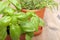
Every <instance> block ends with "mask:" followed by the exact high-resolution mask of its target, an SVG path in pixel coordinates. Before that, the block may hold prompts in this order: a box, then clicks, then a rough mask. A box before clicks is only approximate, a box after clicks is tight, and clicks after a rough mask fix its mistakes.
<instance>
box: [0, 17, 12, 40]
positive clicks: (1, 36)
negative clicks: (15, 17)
mask: <svg viewBox="0 0 60 40" xmlns="http://www.w3.org/2000/svg"><path fill="white" fill-rule="evenodd" d="M10 21H11V18H10V17H9V16H4V17H2V18H1V19H0V40H5V38H6V36H7V32H6V30H7V26H8V25H9V23H10Z"/></svg>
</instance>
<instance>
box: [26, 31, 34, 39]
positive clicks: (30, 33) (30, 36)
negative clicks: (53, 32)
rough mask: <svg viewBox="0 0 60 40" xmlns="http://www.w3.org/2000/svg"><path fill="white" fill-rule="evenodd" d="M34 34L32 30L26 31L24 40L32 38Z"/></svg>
mask: <svg viewBox="0 0 60 40" xmlns="http://www.w3.org/2000/svg"><path fill="white" fill-rule="evenodd" d="M33 36H34V32H29V33H26V36H25V39H26V40H32V37H33Z"/></svg>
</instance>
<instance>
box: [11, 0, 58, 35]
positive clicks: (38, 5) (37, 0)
mask: <svg viewBox="0 0 60 40" xmlns="http://www.w3.org/2000/svg"><path fill="white" fill-rule="evenodd" d="M10 2H12V1H11V0H10ZM13 2H14V1H13ZM18 2H19V3H20V4H21V7H22V10H21V11H22V12H25V13H26V12H27V11H33V12H35V13H36V15H37V16H39V17H40V18H42V19H43V18H44V12H45V8H46V7H50V8H51V7H52V6H53V7H54V6H56V5H57V3H56V2H55V1H54V0H18ZM39 30H40V31H38V32H35V33H34V34H35V35H38V34H40V33H41V32H42V31H41V30H42V27H39Z"/></svg>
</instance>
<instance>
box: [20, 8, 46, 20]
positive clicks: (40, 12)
mask: <svg viewBox="0 0 60 40" xmlns="http://www.w3.org/2000/svg"><path fill="white" fill-rule="evenodd" d="M21 11H22V12H27V11H33V12H35V13H36V15H37V16H39V17H40V18H42V19H43V18H44V12H45V8H42V9H40V10H26V9H22V10H21Z"/></svg>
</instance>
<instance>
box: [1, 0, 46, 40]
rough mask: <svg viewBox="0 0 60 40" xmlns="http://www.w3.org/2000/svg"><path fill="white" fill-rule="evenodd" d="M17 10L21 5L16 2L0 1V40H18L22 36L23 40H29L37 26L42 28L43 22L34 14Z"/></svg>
mask: <svg viewBox="0 0 60 40" xmlns="http://www.w3.org/2000/svg"><path fill="white" fill-rule="evenodd" d="M13 1H14V2H13ZM10 4H12V5H14V6H15V9H14V8H12V7H11V6H10ZM19 10H21V5H20V4H19V3H18V2H17V1H16V0H12V2H10V0H6V1H5V2H2V1H0V14H2V18H0V40H20V37H21V35H22V34H25V39H24V38H23V39H24V40H31V39H32V37H33V36H34V32H35V31H38V26H39V25H40V26H44V24H45V23H44V21H43V20H42V19H41V18H39V17H38V16H37V15H36V14H35V13H34V12H26V13H24V12H21V11H19ZM21 40H22V39H21Z"/></svg>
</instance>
